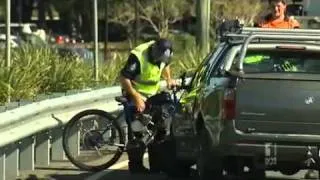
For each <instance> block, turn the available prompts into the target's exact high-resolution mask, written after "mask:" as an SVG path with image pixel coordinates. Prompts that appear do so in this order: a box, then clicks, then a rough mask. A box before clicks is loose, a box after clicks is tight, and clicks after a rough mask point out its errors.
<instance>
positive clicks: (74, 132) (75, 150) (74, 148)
mask: <svg viewBox="0 0 320 180" xmlns="http://www.w3.org/2000/svg"><path fill="white" fill-rule="evenodd" d="M70 134H71V136H69V138H70V139H69V140H68V142H72V143H71V144H70V145H69V147H70V153H71V155H72V156H73V157H77V156H79V155H80V131H79V124H77V125H76V126H73V128H71V129H70Z"/></svg>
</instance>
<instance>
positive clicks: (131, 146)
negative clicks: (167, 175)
mask: <svg viewBox="0 0 320 180" xmlns="http://www.w3.org/2000/svg"><path fill="white" fill-rule="evenodd" d="M144 152H145V145H144V144H143V143H142V142H140V141H137V140H133V141H131V142H129V143H128V147H127V153H128V158H129V163H128V167H129V171H130V172H131V173H133V174H134V173H148V172H149V171H148V169H147V168H145V167H144V166H143V154H144Z"/></svg>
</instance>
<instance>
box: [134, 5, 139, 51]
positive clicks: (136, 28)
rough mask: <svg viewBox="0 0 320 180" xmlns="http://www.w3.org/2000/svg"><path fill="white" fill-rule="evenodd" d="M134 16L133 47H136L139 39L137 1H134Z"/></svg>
mask: <svg viewBox="0 0 320 180" xmlns="http://www.w3.org/2000/svg"><path fill="white" fill-rule="evenodd" d="M134 16H135V23H134V45H135V46H137V45H138V39H139V24H140V22H139V20H140V17H139V7H138V0H134Z"/></svg>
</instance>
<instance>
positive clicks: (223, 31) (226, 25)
mask: <svg viewBox="0 0 320 180" xmlns="http://www.w3.org/2000/svg"><path fill="white" fill-rule="evenodd" d="M217 35H218V39H219V40H220V42H225V41H227V42H239V41H244V40H245V39H246V38H248V37H249V36H251V35H276V36H274V37H279V35H281V36H284V37H286V38H280V39H279V40H291V39H295V38H293V37H294V36H305V37H315V36H320V30H315V29H276V28H258V27H243V26H242V25H241V24H240V22H239V21H238V20H231V21H225V22H223V23H222V24H221V25H220V26H219V27H218V29H217ZM261 38H262V39H263V37H261ZM307 39H308V41H310V39H309V38H307ZM260 40H261V39H260ZM273 40H277V38H273Z"/></svg>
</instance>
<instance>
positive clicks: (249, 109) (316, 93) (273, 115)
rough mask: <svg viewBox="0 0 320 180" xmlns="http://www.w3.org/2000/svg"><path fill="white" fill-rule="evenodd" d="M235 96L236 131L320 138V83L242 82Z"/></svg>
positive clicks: (271, 80) (301, 81)
mask: <svg viewBox="0 0 320 180" xmlns="http://www.w3.org/2000/svg"><path fill="white" fill-rule="evenodd" d="M236 93H237V94H236V103H237V104H236V108H237V109H236V118H235V119H236V120H235V126H236V129H239V130H241V131H243V132H247V133H252V132H257V133H277V134H282V133H283V134H310V135H311V134H312V135H318V134H319V135H320V81H311V80H279V79H245V80H244V81H242V82H241V83H239V84H238V86H237V90H236Z"/></svg>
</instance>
